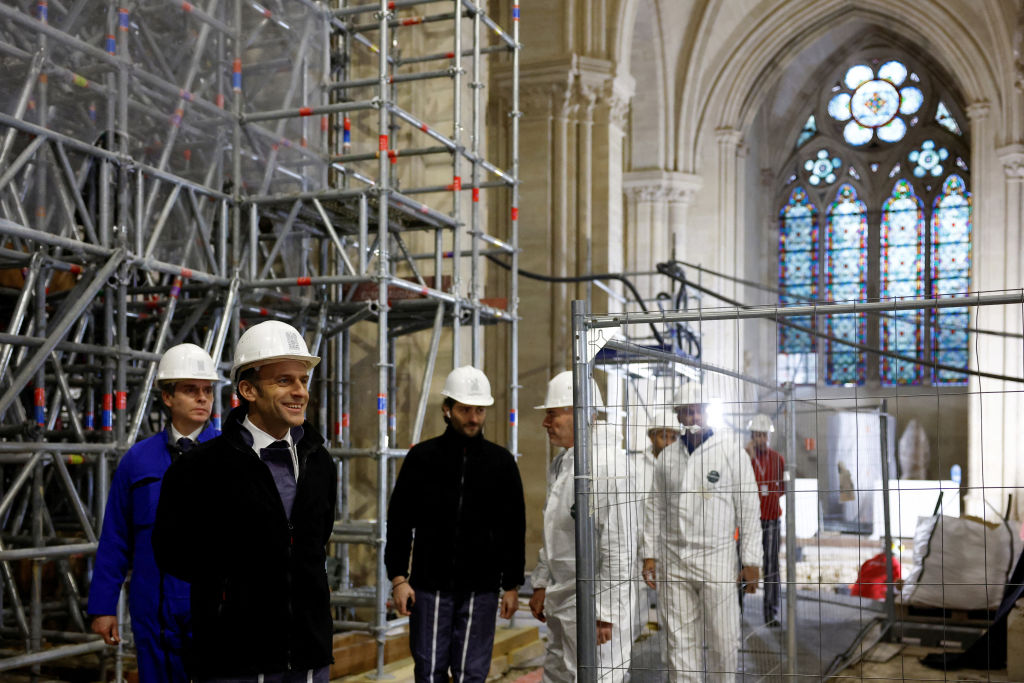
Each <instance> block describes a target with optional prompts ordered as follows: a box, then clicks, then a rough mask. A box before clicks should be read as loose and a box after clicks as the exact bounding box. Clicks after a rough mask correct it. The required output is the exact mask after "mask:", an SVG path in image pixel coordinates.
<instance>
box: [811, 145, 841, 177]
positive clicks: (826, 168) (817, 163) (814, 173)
mask: <svg viewBox="0 0 1024 683" xmlns="http://www.w3.org/2000/svg"><path fill="white" fill-rule="evenodd" d="M842 163H843V162H842V161H841V160H840V159H839V157H829V155H828V150H827V149H819V150H818V154H817V155H816V156H815V157H814V158H813V159H808V160H807V161H805V162H804V170H805V171H807V172H808V173H809V174H810V177H808V179H807V182H809V183H810V184H811V185H831V184H832V183H834V182H835V181H836V171H837V170H838V169H839V167H840V166H842Z"/></svg>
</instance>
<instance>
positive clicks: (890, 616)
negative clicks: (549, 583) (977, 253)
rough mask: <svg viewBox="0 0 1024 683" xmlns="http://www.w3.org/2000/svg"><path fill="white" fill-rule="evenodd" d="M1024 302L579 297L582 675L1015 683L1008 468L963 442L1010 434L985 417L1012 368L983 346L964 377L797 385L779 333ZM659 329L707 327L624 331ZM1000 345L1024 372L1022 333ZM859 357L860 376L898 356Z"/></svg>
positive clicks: (1008, 399) (871, 352) (1013, 521)
mask: <svg viewBox="0 0 1024 683" xmlns="http://www.w3.org/2000/svg"><path fill="white" fill-rule="evenodd" d="M1021 301H1022V299H1021V295H1020V293H1019V292H1013V293H1009V294H993V295H985V296H979V295H974V296H965V297H958V298H952V299H943V300H942V301H935V300H919V301H907V300H904V301H900V302H898V303H894V302H881V303H878V304H857V305H856V307H854V306H853V305H846V304H824V305H819V306H815V307H813V310H808V311H806V312H805V311H802V310H799V309H797V308H794V307H791V308H782V309H774V308H764V309H704V310H698V311H674V312H663V313H659V314H616V315H590V314H587V313H585V312H584V311H583V305H582V304H581V303H578V304H577V305H576V308H574V316H573V321H574V333H575V340H576V341H575V347H574V354H575V355H574V372H575V382H576V389H577V405H576V443H577V446H578V447H577V448H576V449H575V453H574V455H575V458H576V477H577V482H576V506H575V514H576V523H577V567H578V570H577V571H578V587H577V600H578V607H577V611H578V620H579V626H578V637H579V642H578V650H579V679H580V680H602V681H603V680H615V681H617V680H626V679H627V677H628V680H631V681H634V682H635V681H665V680H667V681H705V680H713V681H719V680H720V681H733V680H739V679H740V678H742V679H743V680H782V679H784V678H785V679H792V678H797V677H799V678H801V679H814V680H823V679H831V678H857V679H859V680H863V679H865V678H879V679H883V680H958V679H960V678H963V679H964V680H986V679H987V680H1006V678H1005V675H1006V674H1005V673H1003V672H1001V670H1002V669H1003V668H1005V666H1006V647H1005V643H1006V630H1005V629H1006V621H1005V617H1003V616H1002V615H1001V614H1000V607H1004V608H1006V605H1007V601H1008V600H1009V601H1010V602H1009V603H1008V604H1010V605H1012V600H1011V598H1012V597H1013V592H1014V591H1016V592H1018V593H1019V592H1020V585H1019V584H1020V583H1021V579H1020V577H1019V576H1018V577H1017V578H1014V576H1015V574H1014V568H1015V563H1016V560H1017V559H1018V556H1019V552H1020V546H1021V543H1020V536H1019V530H1020V526H1021V523H1020V519H1019V515H1018V514H1017V512H1016V511H1015V510H1016V509H1015V508H1014V507H1013V498H1014V493H1015V492H1016V488H1015V487H1016V484H1017V480H1016V479H1014V475H1013V474H1012V471H1014V466H1013V464H1012V461H1013V460H1014V458H1013V457H1012V454H1010V455H1008V456H1005V455H1004V454H1003V453H1002V452H1000V453H995V452H991V451H992V450H994V449H990V451H989V452H987V453H986V458H988V460H986V461H985V463H986V464H985V465H984V466H983V467H978V466H977V460H976V459H974V455H973V451H972V449H975V448H978V447H979V446H978V445H976V442H978V443H980V444H981V447H983V445H984V443H985V440H986V439H985V436H986V434H988V433H989V432H990V431H992V430H996V431H999V430H1002V429H1003V426H1002V424H999V421H998V420H995V419H994V418H992V419H993V420H994V422H993V423H991V424H986V423H985V412H986V409H987V411H988V413H989V414H990V415H999V414H1005V413H1003V412H1002V411H1004V410H1006V409H1007V407H1008V406H1009V407H1010V408H1011V410H1012V406H1014V405H1019V403H1017V402H1018V401H1019V400H1020V393H1021V389H1022V387H1024V384H1022V383H1021V382H1022V381H1021V378H1019V377H1014V376H1007V375H1003V374H1000V373H1001V372H1004V371H1005V369H1006V367H1007V366H1006V365H1005V364H1004V363H1003V362H1002V360H1003V359H1004V358H1005V356H1004V357H1001V358H998V359H997V358H993V357H985V356H983V355H981V354H979V353H974V354H973V356H972V358H971V360H970V363H969V367H966V368H961V370H962V371H963V374H962V375H961V376H962V377H963V378H964V379H965V380H966V381H964V382H963V383H962V384H963V386H950V385H949V384H948V383H946V384H943V383H940V382H937V381H936V382H934V383H927V382H925V383H923V384H921V385H916V386H909V385H895V386H886V385H885V384H883V383H881V382H878V381H875V382H874V383H872V382H871V381H870V380H868V381H867V382H865V383H862V384H857V383H850V384H846V385H841V386H836V385H829V384H826V383H824V382H820V381H819V382H815V381H814V379H813V377H811V378H810V379H809V380H808V381H807V382H806V383H799V384H794V383H793V382H792V381H791V380H792V379H793V377H792V374H791V370H790V369H789V368H786V367H785V366H784V362H785V361H784V359H781V358H777V357H776V356H775V353H774V352H775V351H776V349H775V348H774V340H775V339H778V337H779V334H778V330H779V328H780V327H782V326H785V325H786V324H787V322H788V320H789V319H790V318H791V317H793V316H796V315H800V314H801V313H803V314H805V315H806V314H807V313H810V314H812V315H813V316H814V317H815V318H816V319H817V320H818V321H819V323H818V324H819V325H820V321H821V320H823V319H824V318H826V317H827V316H828V315H837V314H845V315H849V314H850V312H851V311H852V310H856V311H857V312H858V313H860V312H861V311H864V315H867V316H878V317H884V316H887V315H894V313H895V311H896V310H897V307H898V308H899V310H901V311H902V310H909V311H923V312H924V314H925V315H928V314H929V312H934V310H935V309H936V308H937V307H940V308H941V307H957V310H969V311H971V312H972V320H973V321H976V320H977V317H978V312H979V311H982V310H989V311H991V312H993V313H995V311H996V310H999V311H1002V313H1003V314H1004V315H1006V314H1007V312H1008V313H1009V315H1010V317H1011V319H1012V316H1013V315H1014V314H1016V313H1019V311H1020V307H1021ZM968 306H970V307H971V308H965V307H968ZM806 308H808V309H811V308H812V307H806ZM1017 320H1019V318H1017ZM651 323H654V324H677V323H686V324H689V325H690V326H691V327H693V328H696V329H698V330H699V335H700V338H701V339H702V340H703V347H704V349H705V358H704V359H697V358H693V357H690V356H686V355H684V354H681V353H677V352H673V351H672V350H671V349H666V348H665V347H664V346H661V345H659V346H652V345H646V346H644V345H640V344H638V343H634V342H631V341H629V339H630V338H631V337H634V338H638V337H641V336H642V334H645V333H646V332H645V331H641V332H639V333H637V332H636V330H635V329H634V328H637V327H639V326H648V325H649V324H651ZM979 334H980V333H979ZM1003 338H1004V339H1006V340H1007V341H1006V346H1007V347H1008V348H1009V349H1010V353H1011V354H1013V353H1016V360H1015V361H1014V362H1015V363H1017V365H1016V367H1020V366H1019V362H1020V359H1021V357H1022V356H1024V353H1022V351H1021V341H1020V340H1021V339H1022V338H1024V335H1020V334H1019V333H1017V332H1010V333H1007V334H1004V335H1003ZM716 340H722V341H723V343H722V344H718V343H717V342H716ZM751 340H753V341H751ZM765 340H771V341H765ZM751 349H753V351H751ZM854 351H855V352H858V353H861V354H862V360H861V362H864V363H865V364H866V365H867V366H869V367H870V366H874V367H877V366H878V364H879V359H880V358H881V359H889V360H890V361H892V362H901V363H905V362H909V361H908V359H907V358H899V357H897V356H899V355H902V354H905V353H906V352H904V351H901V352H900V354H895V353H891V352H887V351H885V350H883V349H875V348H871V347H870V346H868V345H861V348H854ZM821 355H822V356H824V355H825V354H821ZM711 357H713V358H714V360H713V361H712V360H710V358H711ZM823 360H824V361H825V362H828V359H827V358H824V359H823ZM910 360H911V361H916V362H919V363H922V364H924V365H925V366H927V365H928V361H927V360H926V359H910ZM1012 365H1013V364H1012V363H1011V366H1012ZM933 367H934V365H933ZM967 378H969V379H967ZM599 386H600V387H603V396H605V397H606V400H603V401H602V400H601V396H602V391H601V389H599V388H598V387H599ZM977 434H980V435H981V437H980V439H979V438H976V436H974V435H977ZM997 458H998V459H999V460H1000V461H1001V462H999V463H998V464H997V463H996V459H997ZM1008 461H1009V462H1008ZM1007 468H1009V469H1007ZM1019 573H1020V569H1019V568H1017V574H1019ZM1018 597H1019V596H1018ZM1004 612H1005V609H1004ZM608 620H613V621H614V624H615V626H614V628H613V629H612V633H611V636H612V637H611V642H610V643H603V644H597V636H598V635H600V634H601V627H602V622H605V621H608ZM1000 634H1001V636H1000ZM1000 637H1001V638H1002V640H1001V641H1000V640H999V639H1000ZM960 671H963V672H964V673H963V674H960V673H957V672H960ZM979 677H980V678H979Z"/></svg>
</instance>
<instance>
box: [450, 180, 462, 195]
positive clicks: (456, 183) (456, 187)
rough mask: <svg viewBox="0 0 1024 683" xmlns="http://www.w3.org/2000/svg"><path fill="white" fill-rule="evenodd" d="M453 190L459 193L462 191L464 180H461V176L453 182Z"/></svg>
mask: <svg viewBox="0 0 1024 683" xmlns="http://www.w3.org/2000/svg"><path fill="white" fill-rule="evenodd" d="M452 189H453V190H454V191H455V192H458V191H460V190H461V189H462V178H460V177H459V176H455V178H454V179H453V180H452Z"/></svg>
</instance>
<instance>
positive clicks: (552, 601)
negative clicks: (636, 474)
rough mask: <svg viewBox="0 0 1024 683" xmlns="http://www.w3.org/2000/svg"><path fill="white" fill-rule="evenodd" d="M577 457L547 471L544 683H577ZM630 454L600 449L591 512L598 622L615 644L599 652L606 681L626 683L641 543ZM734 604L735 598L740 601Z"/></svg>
mask: <svg viewBox="0 0 1024 683" xmlns="http://www.w3.org/2000/svg"><path fill="white" fill-rule="evenodd" d="M574 457H575V456H574V449H572V448H569V449H568V450H565V451H562V452H561V453H559V454H558V456H556V457H555V459H554V460H553V461H552V462H551V467H550V469H549V471H548V493H547V500H546V502H545V504H544V544H543V545H542V546H541V549H540V559H539V560H538V562H537V567H536V568H535V569H534V570H533V574H532V575H531V579H530V581H531V584H532V586H533V588H534V589H537V588H544V589H546V593H545V596H544V615H545V617H546V619H547V626H548V644H547V652H546V654H545V657H544V679H543V680H544V682H545V683H572V682H574V681H575V680H576V623H577V621H576V531H575V520H574V519H573V516H572V509H573V505H574V504H575V491H574V487H573V479H574V469H573V458H574ZM625 457H626V454H625V452H624V451H622V449H621V448H618V447H615V446H608V447H595V455H594V458H593V459H592V461H591V462H592V463H593V464H592V466H591V471H592V472H593V473H594V482H593V488H592V490H593V491H594V497H593V499H592V502H591V510H592V512H593V514H594V527H595V531H596V534H597V539H596V548H597V586H596V590H597V605H596V607H597V620H598V621H606V622H609V623H611V624H612V639H611V642H608V643H605V644H604V645H602V646H600V647H599V648H598V667H599V669H600V671H599V677H600V679H601V680H602V681H609V682H611V683H619V682H620V681H622V680H623V677H624V676H625V674H627V673H628V672H629V656H630V650H631V647H632V644H633V637H632V623H631V622H632V613H633V611H634V610H633V605H632V604H631V599H630V593H631V591H630V587H629V584H630V580H629V579H630V568H631V567H632V564H633V562H634V559H635V557H636V543H637V541H636V535H635V531H633V530H632V529H635V526H634V527H631V525H630V524H629V523H628V521H629V519H628V517H629V513H628V509H629V507H630V506H629V505H628V504H626V503H627V498H626V495H627V493H626V489H627V481H628V480H627V475H626V463H625ZM734 601H735V598H734Z"/></svg>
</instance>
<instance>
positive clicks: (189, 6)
mask: <svg viewBox="0 0 1024 683" xmlns="http://www.w3.org/2000/svg"><path fill="white" fill-rule="evenodd" d="M181 9H182V10H184V11H186V12H191V11H192V3H191V2H183V3H181Z"/></svg>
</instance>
